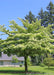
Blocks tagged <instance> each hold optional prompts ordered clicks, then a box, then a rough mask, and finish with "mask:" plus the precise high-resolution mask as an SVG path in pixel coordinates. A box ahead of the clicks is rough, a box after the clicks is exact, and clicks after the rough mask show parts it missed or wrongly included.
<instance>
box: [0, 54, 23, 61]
mask: <svg viewBox="0 0 54 75" xmlns="http://www.w3.org/2000/svg"><path fill="white" fill-rule="evenodd" d="M14 56H16V55H14ZM12 57H13V55H11V56H8V55H7V54H4V53H2V56H1V57H0V61H1V60H2V61H3V60H12ZM16 58H17V59H18V60H19V61H24V57H17V56H16Z"/></svg>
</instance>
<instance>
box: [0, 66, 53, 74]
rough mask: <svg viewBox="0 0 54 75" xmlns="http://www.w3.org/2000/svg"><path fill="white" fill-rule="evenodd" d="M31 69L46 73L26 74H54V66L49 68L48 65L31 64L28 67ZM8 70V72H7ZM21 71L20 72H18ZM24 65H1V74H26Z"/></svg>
mask: <svg viewBox="0 0 54 75" xmlns="http://www.w3.org/2000/svg"><path fill="white" fill-rule="evenodd" d="M28 70H29V71H33V72H40V73H45V74H34V73H33V74H26V75H54V67H50V68H49V69H48V67H47V66H45V67H40V66H30V67H28ZM5 72H8V73H5ZM17 72H19V73H17ZM20 72H24V67H0V75H25V74H24V73H20Z"/></svg>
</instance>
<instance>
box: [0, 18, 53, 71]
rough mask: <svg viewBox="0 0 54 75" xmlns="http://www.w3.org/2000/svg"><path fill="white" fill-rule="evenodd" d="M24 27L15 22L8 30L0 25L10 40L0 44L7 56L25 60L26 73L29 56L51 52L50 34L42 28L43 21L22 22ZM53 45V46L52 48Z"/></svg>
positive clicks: (46, 29)
mask: <svg viewBox="0 0 54 75" xmlns="http://www.w3.org/2000/svg"><path fill="white" fill-rule="evenodd" d="M20 20H21V21H22V23H23V26H19V25H18V24H17V23H16V22H15V21H13V20H12V21H10V24H11V25H10V26H9V27H10V28H11V30H12V31H9V30H7V29H6V28H5V27H4V26H2V25H0V31H2V32H4V33H5V34H8V38H7V39H6V40H4V41H3V43H1V44H0V46H1V47H2V48H1V49H2V51H3V52H4V53H6V54H7V55H9V56H10V55H12V54H13V55H17V56H23V57H24V60H25V72H27V71H28V69H27V58H28V56H32V55H33V56H35V55H36V54H39V55H40V54H41V53H47V52H50V47H52V45H51V43H50V37H49V36H50V33H49V30H50V29H49V28H50V27H51V25H49V26H48V27H46V28H45V27H44V26H41V20H38V19H36V21H35V22H33V21H32V23H31V24H30V23H29V22H28V20H25V21H24V20H22V19H20ZM25 27H26V28H25ZM50 45H51V46H50Z"/></svg>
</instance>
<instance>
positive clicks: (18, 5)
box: [0, 0, 54, 39]
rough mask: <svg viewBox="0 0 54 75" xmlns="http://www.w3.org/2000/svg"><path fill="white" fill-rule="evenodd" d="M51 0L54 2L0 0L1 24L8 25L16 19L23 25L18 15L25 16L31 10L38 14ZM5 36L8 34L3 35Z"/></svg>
mask: <svg viewBox="0 0 54 75" xmlns="http://www.w3.org/2000/svg"><path fill="white" fill-rule="evenodd" d="M50 1H52V2H53V3H54V0H0V24H1V25H3V24H5V25H6V26H7V27H8V25H9V21H11V20H15V21H16V22H17V23H18V24H19V25H22V23H21V22H20V21H19V20H18V19H17V17H20V18H24V17H25V16H26V14H28V13H29V11H32V13H33V14H34V15H35V16H37V15H38V12H39V11H40V9H41V8H43V10H44V11H45V10H46V7H47V5H48V4H49V2H50ZM1 37H2V36H0V38H1ZM5 38H6V36H5V37H3V39H5Z"/></svg>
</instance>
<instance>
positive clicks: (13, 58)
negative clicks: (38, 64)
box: [12, 56, 18, 65]
mask: <svg viewBox="0 0 54 75" xmlns="http://www.w3.org/2000/svg"><path fill="white" fill-rule="evenodd" d="M12 63H14V65H15V63H18V59H17V58H16V56H13V57H12Z"/></svg>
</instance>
